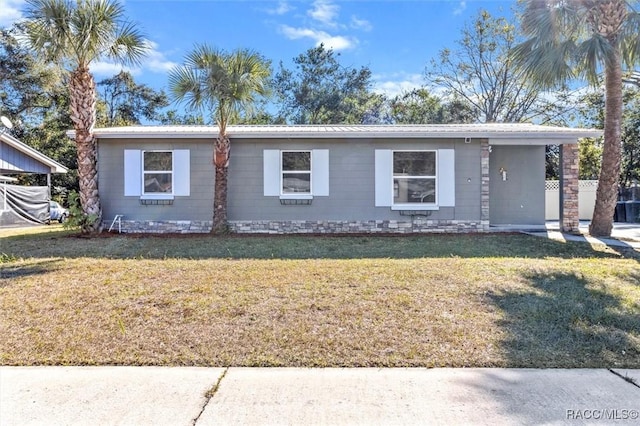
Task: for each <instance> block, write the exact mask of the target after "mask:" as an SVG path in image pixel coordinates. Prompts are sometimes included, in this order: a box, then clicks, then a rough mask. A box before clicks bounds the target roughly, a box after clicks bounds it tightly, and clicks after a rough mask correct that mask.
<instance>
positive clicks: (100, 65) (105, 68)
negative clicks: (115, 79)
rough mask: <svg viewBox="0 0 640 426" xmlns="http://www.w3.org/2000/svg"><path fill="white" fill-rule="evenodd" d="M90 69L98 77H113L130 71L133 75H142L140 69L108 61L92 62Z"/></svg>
mask: <svg viewBox="0 0 640 426" xmlns="http://www.w3.org/2000/svg"><path fill="white" fill-rule="evenodd" d="M89 69H90V70H91V73H92V74H93V75H94V76H97V77H111V76H112V75H115V74H118V73H119V72H120V71H128V72H130V73H131V74H133V75H139V74H140V69H136V68H130V67H126V66H123V65H119V64H114V63H111V62H106V61H96V62H92V63H91V66H90V67H89Z"/></svg>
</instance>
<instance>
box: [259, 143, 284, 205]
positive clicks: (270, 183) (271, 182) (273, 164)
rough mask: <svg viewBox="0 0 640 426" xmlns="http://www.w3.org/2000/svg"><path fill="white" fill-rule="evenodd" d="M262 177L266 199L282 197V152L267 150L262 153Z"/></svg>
mask: <svg viewBox="0 0 640 426" xmlns="http://www.w3.org/2000/svg"><path fill="white" fill-rule="evenodd" d="M262 168H263V170H262V177H263V191H264V196H265V197H277V196H279V195H280V150H279V149H265V150H263V151H262Z"/></svg>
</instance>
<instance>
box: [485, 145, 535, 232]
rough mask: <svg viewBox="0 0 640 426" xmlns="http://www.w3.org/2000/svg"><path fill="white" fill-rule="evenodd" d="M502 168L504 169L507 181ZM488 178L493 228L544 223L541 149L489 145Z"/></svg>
mask: <svg viewBox="0 0 640 426" xmlns="http://www.w3.org/2000/svg"><path fill="white" fill-rule="evenodd" d="M501 168H504V169H506V180H503V178H502V175H501V174H500V169H501ZM489 178H490V184H489V192H490V194H491V196H490V207H489V216H490V222H491V224H492V225H541V224H544V222H545V148H544V146H496V145H494V146H492V150H491V154H490V156H489Z"/></svg>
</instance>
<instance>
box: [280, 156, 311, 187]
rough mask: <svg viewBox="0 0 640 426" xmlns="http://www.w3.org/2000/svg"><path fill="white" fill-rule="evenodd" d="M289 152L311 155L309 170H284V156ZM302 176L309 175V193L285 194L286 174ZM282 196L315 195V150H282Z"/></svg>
mask: <svg viewBox="0 0 640 426" xmlns="http://www.w3.org/2000/svg"><path fill="white" fill-rule="evenodd" d="M288 152H303V153H307V152H308V153H309V170H308V171H307V170H282V166H283V164H284V162H283V161H282V156H283V155H284V154H285V153H288ZM285 173H288V174H300V175H307V174H308V175H309V192H284V191H283V189H284V174H285ZM279 195H280V196H285V197H287V196H290V195H309V196H312V195H313V150H312V149H283V150H280V194H279Z"/></svg>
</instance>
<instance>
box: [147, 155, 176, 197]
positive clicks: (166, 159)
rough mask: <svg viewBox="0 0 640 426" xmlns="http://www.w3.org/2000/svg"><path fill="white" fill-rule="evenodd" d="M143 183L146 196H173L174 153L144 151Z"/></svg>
mask: <svg viewBox="0 0 640 426" xmlns="http://www.w3.org/2000/svg"><path fill="white" fill-rule="evenodd" d="M142 182H143V191H142V193H143V194H144V195H149V194H173V152H171V151H143V152H142Z"/></svg>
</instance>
